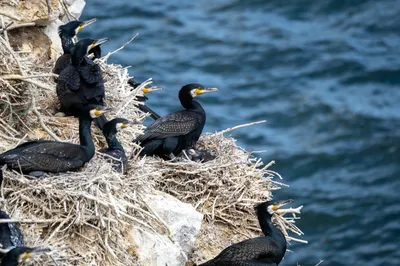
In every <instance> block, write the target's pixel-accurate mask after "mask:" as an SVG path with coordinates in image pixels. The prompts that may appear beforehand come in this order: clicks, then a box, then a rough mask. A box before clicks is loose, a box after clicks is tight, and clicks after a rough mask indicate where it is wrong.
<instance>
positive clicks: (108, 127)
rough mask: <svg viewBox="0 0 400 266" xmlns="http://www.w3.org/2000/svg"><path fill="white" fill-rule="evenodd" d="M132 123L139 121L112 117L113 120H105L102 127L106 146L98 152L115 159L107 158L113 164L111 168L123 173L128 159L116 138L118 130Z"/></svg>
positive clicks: (138, 122)
mask: <svg viewBox="0 0 400 266" xmlns="http://www.w3.org/2000/svg"><path fill="white" fill-rule="evenodd" d="M132 124H140V121H128V120H126V119H123V118H114V119H113V120H111V121H109V122H107V123H106V124H105V125H104V127H103V135H104V137H105V138H106V140H107V145H108V148H105V149H101V150H99V152H101V153H104V154H107V155H109V156H111V157H112V158H115V159H117V160H115V159H112V158H109V159H110V161H111V163H112V164H113V169H115V170H116V171H118V172H122V173H124V174H125V173H126V171H127V162H128V159H127V157H126V155H125V150H124V148H123V147H122V145H121V143H120V142H119V141H118V139H117V133H118V131H119V130H121V129H123V128H126V127H128V126H129V125H132Z"/></svg>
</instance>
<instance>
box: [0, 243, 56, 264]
mask: <svg viewBox="0 0 400 266" xmlns="http://www.w3.org/2000/svg"><path fill="white" fill-rule="evenodd" d="M48 251H50V249H47V248H45V249H42V248H28V247H15V248H13V249H11V250H10V251H8V252H7V253H6V254H5V255H4V257H3V258H2V260H1V265H0V266H18V265H19V263H22V262H24V261H26V260H27V259H29V258H30V257H31V255H32V254H34V253H43V252H48Z"/></svg>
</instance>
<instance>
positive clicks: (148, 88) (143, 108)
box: [128, 78, 164, 120]
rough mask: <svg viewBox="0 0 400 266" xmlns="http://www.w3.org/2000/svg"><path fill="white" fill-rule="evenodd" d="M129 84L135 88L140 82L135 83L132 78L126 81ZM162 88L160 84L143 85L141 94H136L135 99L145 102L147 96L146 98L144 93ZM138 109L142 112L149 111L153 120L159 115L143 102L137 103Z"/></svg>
mask: <svg viewBox="0 0 400 266" xmlns="http://www.w3.org/2000/svg"><path fill="white" fill-rule="evenodd" d="M128 83H129V85H131V86H132V87H133V88H135V89H136V88H137V87H138V86H139V85H140V84H141V83H137V82H136V81H135V80H134V79H133V78H131V79H129V81H128ZM163 89H164V88H163V87H161V86H145V87H144V88H143V90H142V92H143V94H144V95H143V96H136V99H137V100H138V101H140V102H143V103H144V102H145V101H147V100H148V99H149V98H147V96H146V94H147V93H149V92H153V91H158V90H163ZM138 108H139V110H141V111H142V112H144V113H150V117H151V118H153V119H154V120H157V119H159V118H160V117H161V116H160V115H158V114H157V113H156V112H154V111H153V110H151V109H150V108H149V107H148V106H147V105H145V104H139V105H138Z"/></svg>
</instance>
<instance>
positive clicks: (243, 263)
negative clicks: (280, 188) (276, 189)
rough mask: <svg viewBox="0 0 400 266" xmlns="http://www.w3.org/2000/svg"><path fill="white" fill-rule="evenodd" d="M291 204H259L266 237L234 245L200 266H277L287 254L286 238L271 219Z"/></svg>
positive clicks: (258, 215)
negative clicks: (276, 212) (282, 208)
mask: <svg viewBox="0 0 400 266" xmlns="http://www.w3.org/2000/svg"><path fill="white" fill-rule="evenodd" d="M291 202H293V200H286V201H275V202H273V201H267V202H264V203H261V204H258V205H257V206H256V207H255V210H256V213H257V217H258V222H259V223H260V227H261V230H262V231H263V233H264V235H265V236H261V237H256V238H251V239H248V240H244V241H242V242H239V243H236V244H233V245H231V246H229V247H227V248H226V249H224V250H223V251H222V252H221V253H220V254H219V255H218V256H217V257H215V258H214V259H212V260H210V261H208V262H206V263H203V264H201V265H200V266H228V265H231V266H257V265H258V266H277V265H278V264H279V263H280V262H281V260H282V258H283V256H284V255H285V252H286V238H285V236H284V235H283V233H282V232H281V231H280V230H279V229H278V228H276V227H275V226H274V225H273V224H272V221H271V217H272V215H273V214H274V213H275V211H277V210H278V209H279V208H280V207H282V206H284V205H286V204H288V203H291Z"/></svg>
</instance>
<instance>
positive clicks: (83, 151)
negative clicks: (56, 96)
mask: <svg viewBox="0 0 400 266" xmlns="http://www.w3.org/2000/svg"><path fill="white" fill-rule="evenodd" d="M108 111H109V108H105V107H103V106H93V105H89V106H86V107H85V108H84V109H83V110H82V113H81V115H80V116H79V140H80V145H78V144H73V143H68V142H58V141H51V140H36V141H29V142H26V143H23V144H21V145H18V146H17V147H16V148H14V149H12V150H9V151H6V152H4V153H2V154H0V165H2V164H7V165H8V167H9V168H12V169H15V170H17V171H18V170H21V171H22V172H23V173H28V174H31V175H32V176H41V175H43V172H51V173H59V172H67V171H73V170H77V169H79V168H81V167H82V166H83V165H84V164H85V163H86V162H88V161H89V160H90V159H92V157H93V155H94V151H95V150H94V149H95V147H94V143H93V139H92V136H91V130H90V126H91V123H92V119H93V118H96V117H99V116H101V115H103V114H104V113H106V112H108Z"/></svg>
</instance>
